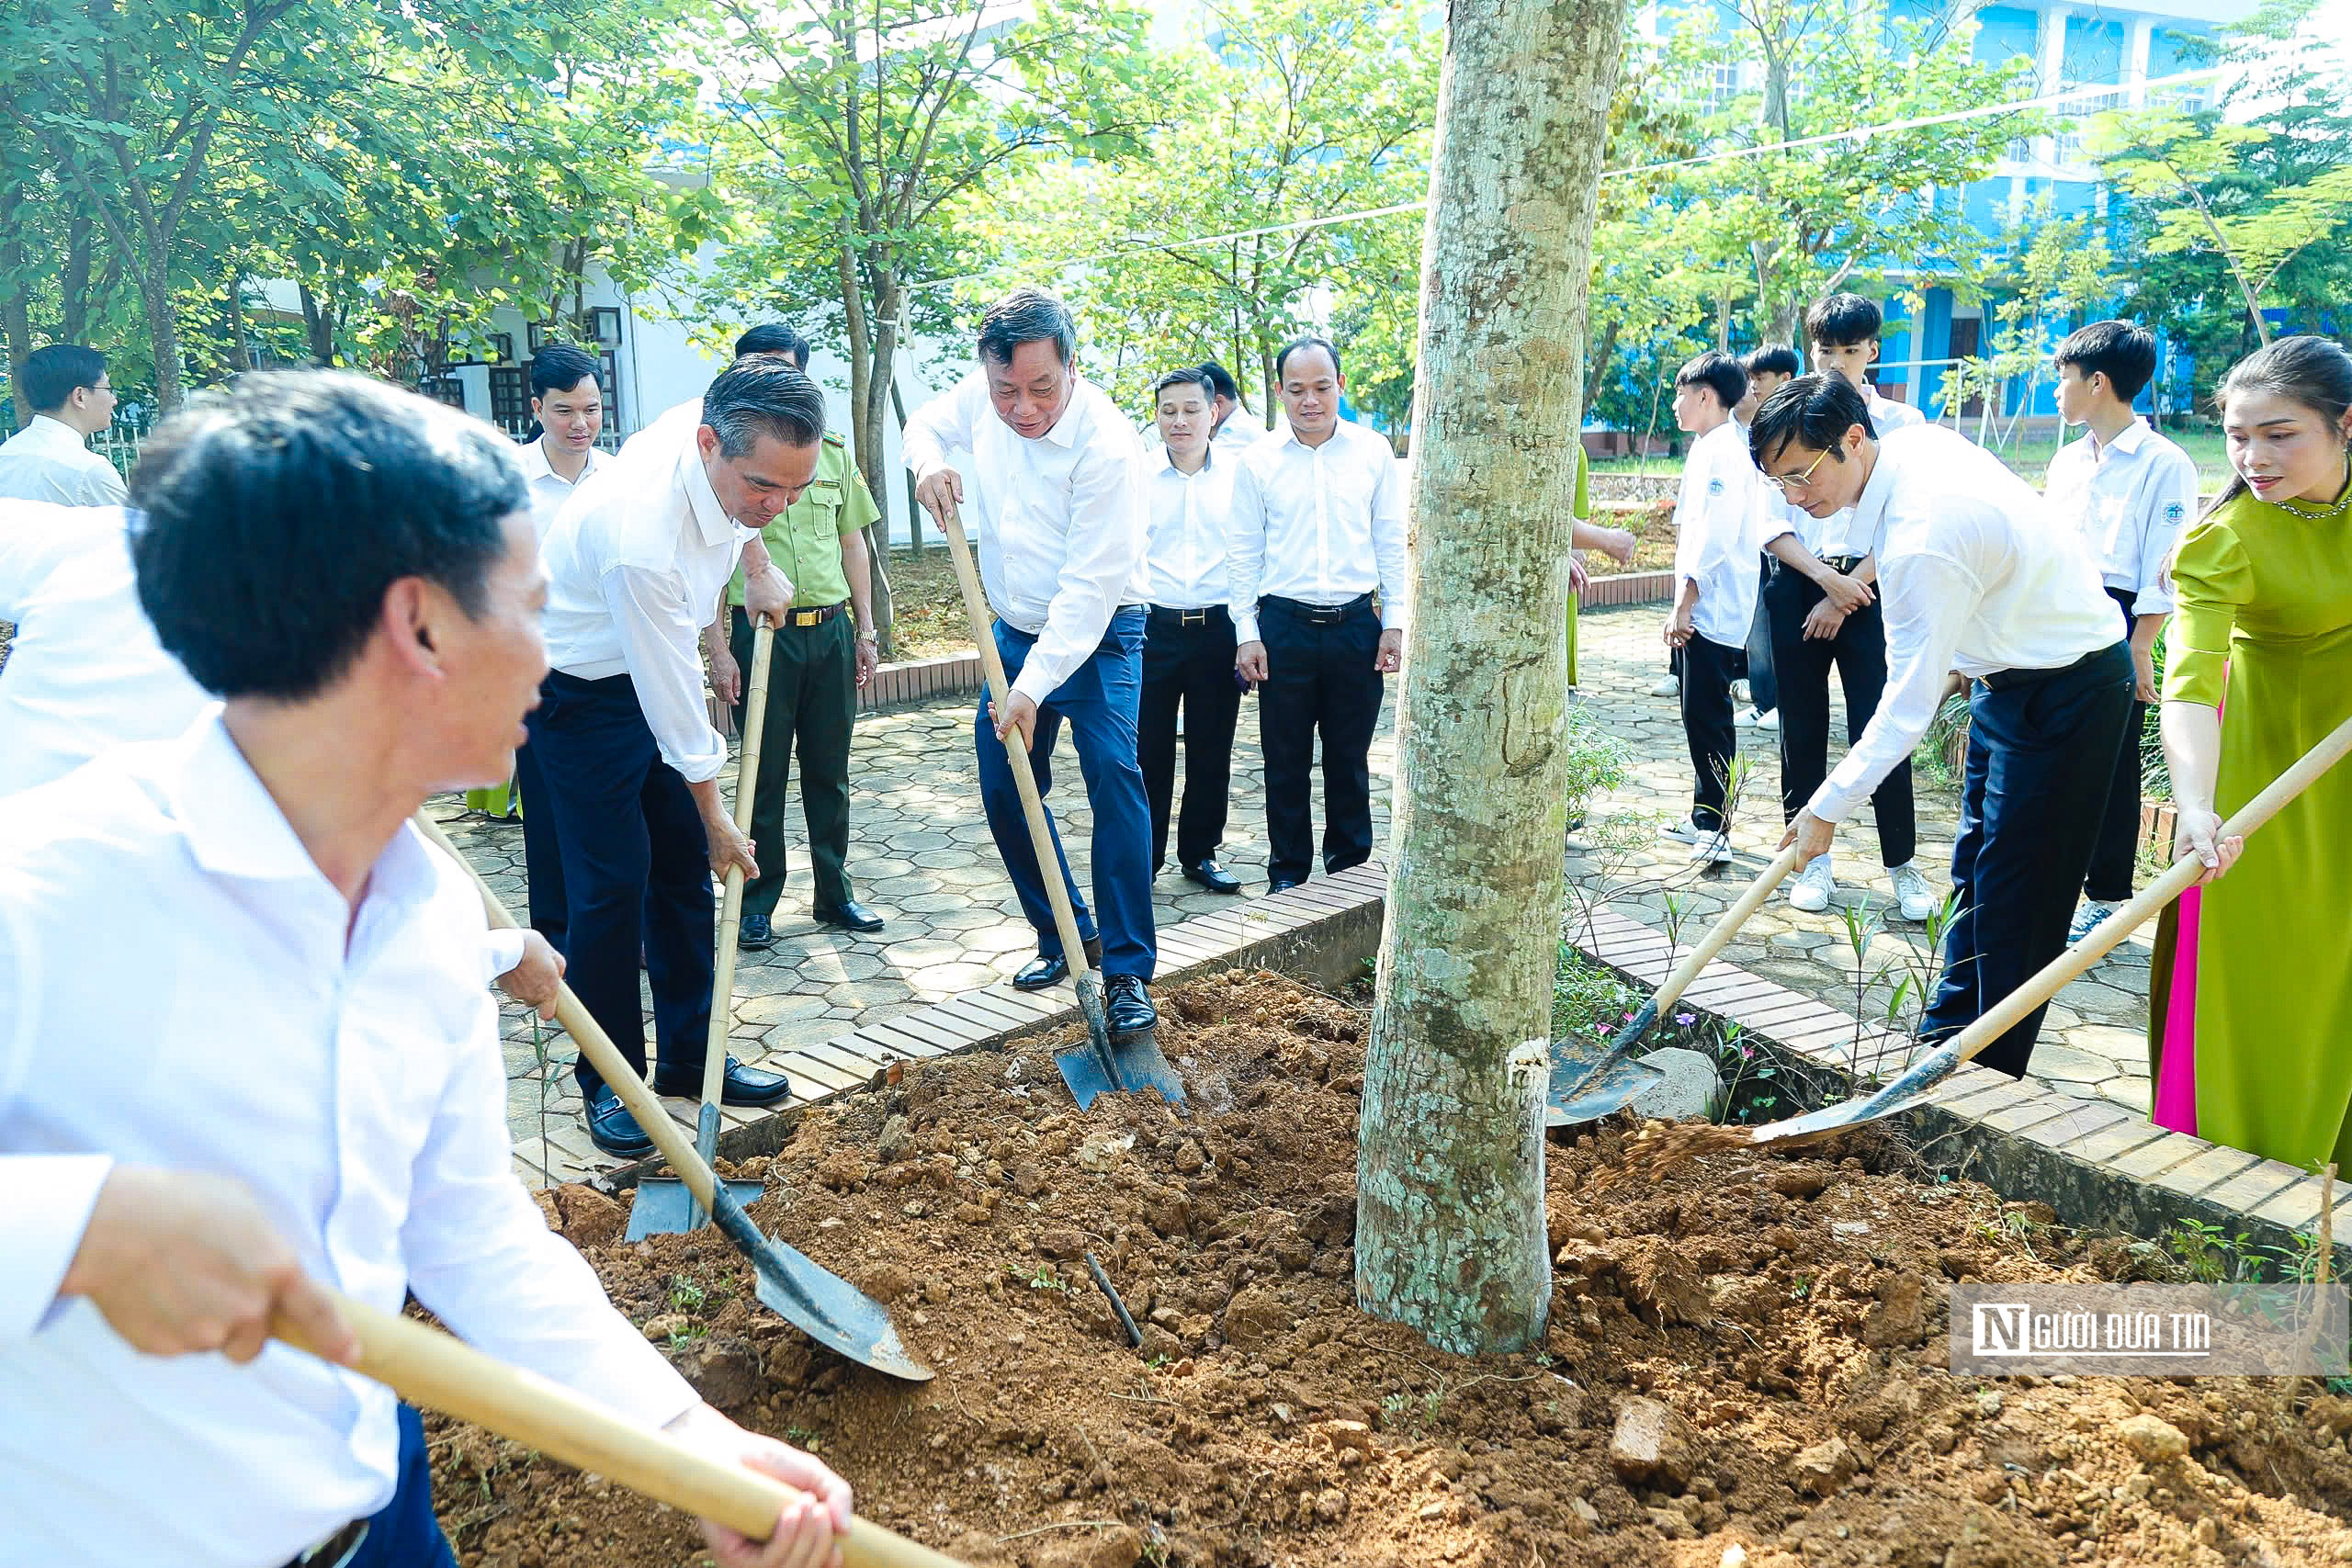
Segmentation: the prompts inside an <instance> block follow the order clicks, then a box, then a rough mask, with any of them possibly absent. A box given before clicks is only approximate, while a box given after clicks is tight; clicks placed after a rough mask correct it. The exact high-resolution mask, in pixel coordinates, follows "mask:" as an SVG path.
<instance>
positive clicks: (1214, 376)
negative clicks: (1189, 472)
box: [1201, 359, 1271, 453]
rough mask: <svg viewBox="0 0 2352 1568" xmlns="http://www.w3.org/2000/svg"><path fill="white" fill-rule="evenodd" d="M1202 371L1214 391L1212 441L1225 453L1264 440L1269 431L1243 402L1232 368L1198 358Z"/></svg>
mask: <svg viewBox="0 0 2352 1568" xmlns="http://www.w3.org/2000/svg"><path fill="white" fill-rule="evenodd" d="M1201 374H1202V375H1204V376H1206V377H1207V378H1209V390H1210V392H1211V393H1212V394H1213V396H1212V398H1211V400H1210V404H1209V406H1210V409H1211V410H1212V411H1213V413H1214V416H1215V418H1216V426H1215V427H1214V428H1213V429H1212V430H1211V431H1210V432H1209V439H1210V441H1211V442H1213V443H1214V444H1216V446H1222V447H1224V448H1225V449H1226V450H1227V451H1228V452H1234V453H1238V452H1240V451H1241V450H1242V449H1243V448H1245V447H1248V446H1253V445H1255V444H1256V443H1258V442H1261V441H1263V440H1264V439H1265V438H1266V437H1267V435H1268V434H1271V432H1269V431H1268V430H1267V429H1266V427H1265V425H1264V423H1261V421H1260V420H1259V418H1258V416H1257V415H1256V414H1254V413H1251V412H1250V410H1249V408H1248V406H1247V405H1246V404H1244V403H1243V402H1242V400H1241V384H1240V383H1239V382H1238V381H1236V380H1235V379H1234V378H1233V372H1232V371H1230V370H1227V368H1226V367H1224V366H1222V365H1219V364H1218V363H1217V362H1216V360H1214V359H1204V360H1203V361H1201Z"/></svg>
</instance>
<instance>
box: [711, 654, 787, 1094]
mask: <svg viewBox="0 0 2352 1568" xmlns="http://www.w3.org/2000/svg"><path fill="white" fill-rule="evenodd" d="M774 659H775V627H774V626H770V625H768V624H767V623H766V622H765V621H753V622H752V686H751V690H750V691H748V692H746V693H745V694H744V695H743V750H742V760H741V762H740V763H739V764H738V765H737V767H736V769H735V830H736V831H737V832H739V833H741V834H744V835H746V836H749V835H750V833H751V831H752V801H753V798H754V797H755V796H756V795H758V793H759V787H760V736H761V732H762V731H763V730H764V729H766V728H767V716H768V665H769V664H770V662H771V661H772V660H774ZM742 919H743V868H742V867H741V866H740V865H730V866H729V867H728V868H727V894H726V897H725V898H724V899H723V900H721V902H720V905H719V910H718V961H717V963H716V964H714V965H713V966H712V971H711V976H710V1033H709V1035H708V1036H707V1041H706V1043H705V1044H704V1046H703V1055H702V1102H703V1103H704V1104H705V1105H716V1104H718V1097H719V1094H720V1092H721V1090H722V1089H724V1088H725V1086H726V1081H727V1031H728V1029H729V1027H730V1026H731V1025H732V1024H733V1023H734V1021H735V953H736V944H737V942H738V941H739V939H740V938H741V929H740V928H741V920H742Z"/></svg>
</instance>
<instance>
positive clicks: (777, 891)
mask: <svg viewBox="0 0 2352 1568" xmlns="http://www.w3.org/2000/svg"><path fill="white" fill-rule="evenodd" d="M754 354H773V355H777V356H778V357H780V358H782V359H784V360H785V361H786V362H787V363H788V364H790V365H791V366H792V367H793V368H794V369H796V370H800V371H804V372H805V371H806V370H807V369H808V366H809V344H808V343H807V342H806V341H805V340H803V339H802V337H801V336H800V334H799V333H796V332H794V331H793V330H792V329H791V328H790V327H787V326H784V325H781V324H778V323H769V324H766V325H763V326H757V327H753V328H752V330H751V331H749V332H747V333H744V334H743V335H742V336H741V338H738V339H737V340H736V343H735V355H736V357H737V358H738V359H741V358H743V357H744V356H746V355H754ZM881 515H882V513H881V512H880V510H879V509H877V508H876V506H875V504H874V497H873V495H872V494H871V493H870V492H868V491H867V490H866V488H865V479H862V478H860V477H859V475H858V471H857V464H856V462H855V461H854V459H853V458H852V457H851V456H850V453H849V448H848V447H847V446H844V445H842V438H841V437H840V436H839V435H837V434H833V433H832V432H831V431H827V432H826V433H825V439H824V445H823V446H821V447H820V450H819V453H818V457H817V477H816V479H814V480H813V481H812V482H811V483H810V484H809V488H808V489H807V490H805V491H801V493H800V499H799V500H797V501H796V502H793V503H792V504H791V505H790V506H788V507H786V509H785V510H784V511H783V512H781V513H777V514H776V516H775V521H773V522H771V523H770V524H768V525H767V526H766V528H764V529H763V530H762V535H763V537H764V539H765V540H766V542H767V547H768V553H769V555H770V557H771V558H773V559H774V560H775V564H776V568H777V570H780V571H782V572H783V573H784V575H785V578H786V581H789V582H791V584H792V586H793V594H792V609H791V612H790V613H789V614H788V615H786V617H785V623H784V626H782V628H781V629H779V630H778V631H777V632H776V634H775V653H774V654H773V655H771V656H770V662H769V666H768V698H767V717H766V721H765V723H766V728H765V731H764V733H763V735H762V736H761V738H760V776H759V780H758V785H757V791H756V793H755V794H754V795H753V796H752V842H753V843H755V844H757V845H759V846H760V855H759V860H760V874H759V876H758V877H757V878H756V879H755V880H753V881H752V882H750V883H748V884H746V885H745V886H744V888H743V926H742V931H741V944H742V945H743V946H744V947H746V948H752V949H760V948H768V947H773V946H775V934H774V932H773V931H771V929H770V924H771V921H772V920H773V919H774V917H775V906H776V901H777V900H778V899H779V898H781V897H783V896H784V874H785V855H784V797H785V788H786V784H787V783H788V782H789V781H790V778H791V774H792V754H793V747H794V744H795V742H796V741H797V743H798V746H799V751H800V805H801V810H802V813H803V815H804V816H805V817H806V818H807V819H808V824H809V862H810V864H811V866H812V868H813V870H814V873H815V876H816V888H815V892H814V897H813V900H812V902H813V908H812V909H811V911H810V912H811V913H812V914H814V915H815V916H816V918H817V919H818V921H819V922H820V924H823V925H829V926H839V927H841V928H842V930H844V931H880V930H881V929H882V917H880V916H879V915H876V913H875V912H874V911H873V910H871V909H869V908H866V907H865V905H863V904H861V903H859V902H858V901H857V900H856V899H855V898H854V897H851V893H850V884H849V873H848V870H847V869H846V867H845V866H844V864H843V862H844V860H845V859H846V858H847V856H848V853H849V737H850V726H851V723H852V721H853V720H854V719H855V717H856V716H857V692H858V688H859V687H861V686H863V685H865V683H866V682H868V681H870V680H872V679H873V678H874V671H875V667H876V663H877V662H878V655H877V653H876V646H875V640H874V612H873V605H872V590H873V581H872V579H871V577H870V576H869V575H868V568H867V558H866V548H865V528H866V526H867V525H869V524H872V523H875V522H876V521H878V520H879V519H880V518H881ZM703 640H704V644H705V646H706V648H707V650H708V652H709V654H710V679H711V686H712V689H713V690H715V691H717V692H718V695H719V697H720V698H721V699H722V700H724V701H727V702H730V703H732V704H733V705H734V706H735V724H736V728H738V729H739V730H740V729H741V728H742V726H743V704H744V699H745V698H746V697H747V696H748V695H749V694H750V693H749V689H748V688H749V686H750V684H751V669H752V624H751V622H750V620H749V619H748V618H747V617H746V616H745V615H744V613H743V574H742V572H741V570H738V571H737V572H736V574H735V580H734V581H732V582H730V583H729V584H728V585H727V611H726V620H725V621H724V622H723V623H722V622H720V621H713V622H712V623H711V624H710V626H709V627H708V628H707V630H706V631H705V633H704V635H703Z"/></svg>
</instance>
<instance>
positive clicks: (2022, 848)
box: [1919, 642, 2133, 1077]
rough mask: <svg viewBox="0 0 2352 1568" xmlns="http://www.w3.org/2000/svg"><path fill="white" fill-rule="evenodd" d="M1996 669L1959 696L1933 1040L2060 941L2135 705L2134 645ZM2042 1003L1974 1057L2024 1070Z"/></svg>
mask: <svg viewBox="0 0 2352 1568" xmlns="http://www.w3.org/2000/svg"><path fill="white" fill-rule="evenodd" d="M2035 677H2038V678H2035ZM1994 679H1995V681H1996V682H2000V683H1999V684H1987V683H1986V682H1982V681H1980V682H1976V685H1975V691H1974V694H1973V696H1972V697H1971V698H1970V699H1969V704H1968V718H1969V724H1968V783H1967V787H1966V791H1965V793H1964V794H1963V795H1962V798H1961V812H1960V838H1959V840H1958V841H1957V842H1955V843H1954V844H1953V845H1952V852H1951V885H1952V892H1953V894H1954V895H1955V896H1956V898H1957V912H1956V913H1955V914H1954V915H1953V917H1952V922H1951V928H1950V929H1949V930H1948V931H1946V933H1945V937H1944V973H1943V980H1942V983H1941V985H1940V986H1939V987H1938V988H1937V991H1936V995H1935V999H1934V1000H1933V1001H1931V1002H1930V1003H1929V1004H1928V1011H1927V1016H1926V1017H1925V1018H1923V1019H1922V1020H1921V1021H1920V1029H1919V1033H1920V1037H1921V1038H1922V1039H1924V1040H1928V1041H1930V1042H1934V1041H1940V1040H1942V1039H1943V1038H1944V1037H1945V1036H1947V1035H1950V1034H1952V1033H1955V1032H1958V1031H1960V1030H1962V1029H1964V1028H1966V1027H1967V1026H1968V1025H1969V1024H1970V1023H1972V1022H1973V1021H1975V1020H1976V1019H1977V1018H1979V1017H1980V1016H1982V1015H1983V1014H1984V1013H1985V1012H1987V1011H1989V1010H1991V1009H1992V1007H1993V1006H1994V1004H1995V1003H1996V1002H1998V1001H1999V1000H2000V999H2001V998H2004V997H2006V996H2007V995H2008V994H2009V993H2010V992H2012V991H2014V990H2016V989H2017V988H2018V987H2019V986H2021V985H2023V984H2024V983H2025V982H2026V981H2027V980H2028V979H2030V978H2031V977H2032V976H2033V975H2034V973H2035V972H2036V971H2037V970H2039V969H2041V967H2042V965H2044V964H2048V963H2049V962H2050V961H2051V960H2052V959H2053V958H2055V957H2057V956H2058V955H2059V954H2060V953H2064V951H2065V949H2066V928H2067V926H2068V925H2069V924H2071V923H2072V921H2073V919H2074V914H2075V893H2076V892H2077V890H2079V889H2080V888H2081V886H2082V885H2083V873H2084V871H2085V869H2086V868H2087V867H2088V866H2089V864H2090V858H2091V840H2092V837H2093V836H2094V834H2095V833H2096V832H2097V830H2098V819H2099V813H2100V812H2101V811H2102V810H2104V809H2105V807H2106V805H2107V793H2108V784H2109V779H2110V778H2111V777H2112V776H2113V774H2114V771H2115V747H2116V743H2117V741H2118V739H2120V737H2121V735H2122V733H2123V720H2124V716H2125V715H2126V714H2127V713H2129V712H2130V710H2131V685H2132V681H2133V675H2132V671H2131V649H2130V648H2128V647H2127V646H2125V645H2124V644H2122V643H2120V642H2119V643H2116V644H2114V645H2113V646H2111V647H2109V648H2105V649H2100V650H2099V651H2098V652H2097V653H2094V654H2090V655H2088V656H2086V658H2084V659H2082V660H2079V661H2078V662H2076V663H2074V664H2071V665H2068V666H2067V667H2066V668H2064V669H2063V670H2059V671H2050V672H2047V673H2045V672H2042V671H2005V672H2004V673H2003V674H2001V675H1998V676H1996V677H1995V678H1994ZM2042 1012H2043V1009H2041V1008H2036V1009H2034V1010H2033V1011H2031V1012H2030V1013H2028V1014H2027V1015H2026V1016H2025V1018H2023V1019H2022V1020H2020V1021H2018V1023H2017V1025H2016V1026H2015V1027H2013V1028H2011V1029H2010V1030H2008V1031H2007V1032H2006V1033H2004V1034H2003V1035H2002V1036H2001V1037H2000V1038H1999V1039H1998V1040H1996V1041H1995V1042H1994V1043H1992V1044H1991V1045H1990V1046H1989V1047H1987V1048H1986V1049H1985V1052H1984V1053H1983V1054H1982V1055H1979V1056H1978V1057H1977V1058H1976V1060H1977V1061H1978V1062H1979V1063H1981V1064H1983V1065H1984V1066H1988V1067H1991V1068H1993V1069H1994V1070H1996V1072H2004V1073H2007V1074H2008V1075H2009V1076H2010V1077H2024V1076H2025V1069H2026V1064H2027V1062H2028V1061H2029V1060H2030V1059H2031V1057H2032V1055H2033V1044H2034V1038H2035V1036H2036V1035H2037V1034H2039V1033H2040V1032H2041V1015H2042Z"/></svg>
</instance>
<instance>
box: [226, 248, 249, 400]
mask: <svg viewBox="0 0 2352 1568" xmlns="http://www.w3.org/2000/svg"><path fill="white" fill-rule="evenodd" d="M253 367H254V362H253V357H252V355H249V354H247V353H246V352H245V275H244V274H243V272H242V271H240V272H232V273H231V274H230V275H229V374H230V375H232V376H234V375H236V374H238V373H239V372H240V371H244V370H250V369H252V368H253Z"/></svg>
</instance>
